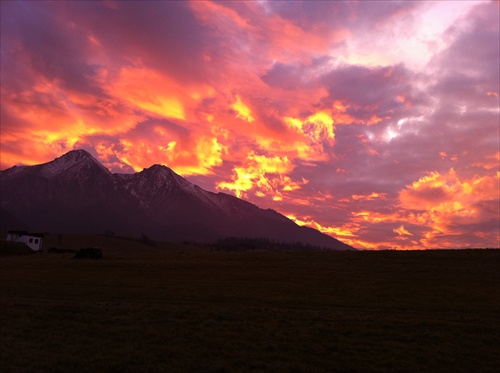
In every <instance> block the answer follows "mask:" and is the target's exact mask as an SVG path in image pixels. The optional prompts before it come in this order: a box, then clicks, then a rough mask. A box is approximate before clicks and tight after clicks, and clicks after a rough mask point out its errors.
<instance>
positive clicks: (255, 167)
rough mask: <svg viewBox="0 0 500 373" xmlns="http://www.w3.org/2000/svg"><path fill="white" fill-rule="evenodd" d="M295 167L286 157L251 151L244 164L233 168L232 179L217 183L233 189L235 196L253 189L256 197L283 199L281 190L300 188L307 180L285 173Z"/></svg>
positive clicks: (223, 187) (221, 187)
mask: <svg viewBox="0 0 500 373" xmlns="http://www.w3.org/2000/svg"><path fill="white" fill-rule="evenodd" d="M294 168H295V166H294V164H293V162H291V161H290V160H289V159H288V157H286V156H285V157H279V156H274V157H268V156H265V155H257V154H255V152H254V151H251V152H250V153H249V154H248V155H247V158H246V165H243V166H238V167H235V168H234V169H233V171H234V175H233V177H232V181H229V182H228V181H222V182H218V183H217V188H218V189H220V190H223V189H226V190H230V191H233V192H234V193H235V194H236V196H238V197H243V196H245V195H246V192H248V191H250V190H252V189H255V192H254V193H255V195H256V196H258V197H264V196H271V198H272V199H273V200H275V201H280V200H282V199H283V192H289V191H294V190H297V189H300V188H301V187H302V185H304V184H307V183H308V181H307V180H305V179H302V180H301V181H293V180H292V179H291V178H290V177H289V176H287V174H289V173H290V172H292V171H293V169H294Z"/></svg>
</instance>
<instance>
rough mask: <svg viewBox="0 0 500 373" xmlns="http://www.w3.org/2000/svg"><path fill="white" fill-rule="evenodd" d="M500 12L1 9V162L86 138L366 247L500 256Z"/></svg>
mask: <svg viewBox="0 0 500 373" xmlns="http://www.w3.org/2000/svg"><path fill="white" fill-rule="evenodd" d="M499 4H500V2H498V1H428V2H425V1H424V2H315V1H307V2H299V1H294V2H272V1H259V2H211V1H203V2H199V1H193V2H151V3H143V2H142V3H139V2H116V1H103V2H41V1H40V2H38V1H29V2H21V1H20V2H17V1H16V2H1V71H2V74H1V138H0V145H1V149H0V155H1V157H0V169H6V168H8V167H11V166H13V165H15V164H26V165H30V164H38V163H44V162H48V161H50V160H52V159H54V158H56V157H58V156H60V155H62V154H63V153H66V152H67V151H69V150H72V149H77V148H81V149H85V150H87V151H89V152H90V153H91V154H93V155H94V156H95V157H96V158H98V159H99V160H100V161H101V162H102V163H103V164H104V165H105V166H106V167H108V168H109V169H110V170H111V171H112V172H125V173H128V172H134V171H139V170H141V169H143V168H146V167H149V166H151V165H153V164H156V163H161V164H165V165H167V166H169V167H170V168H172V169H173V170H174V171H175V172H177V173H179V174H180V175H182V176H184V177H187V178H188V180H190V181H192V182H194V183H196V184H198V185H200V186H201V187H203V188H204V189H207V190H211V191H222V192H225V193H231V194H234V195H236V196H238V197H241V198H244V199H246V200H249V201H250V202H252V203H255V204H257V205H258V206H260V207H263V208H272V209H274V210H277V211H279V212H280V213H282V214H283V215H285V216H288V217H289V218H290V219H292V220H294V221H295V222H296V223H298V224H302V225H307V226H310V227H313V228H316V229H318V230H320V231H322V232H324V233H326V234H331V235H332V236H334V237H336V238H338V239H340V240H342V241H343V242H345V243H347V244H350V245H353V246H355V247H358V248H367V249H392V248H394V249H416V248H464V247H498V246H499V241H500V232H499V229H500V228H499V225H500V217H499V214H500V212H499V205H500V197H499V194H500V183H499V181H500V148H499V143H500V129H499V127H500V98H499V94H500V88H499V79H500V77H499V68H500V62H499V61H500V58H499V55H500V50H499V47H498V45H499V43H500V42H499V33H500V27H499V18H498V14H499V11H500V9H499V6H500V5H499Z"/></svg>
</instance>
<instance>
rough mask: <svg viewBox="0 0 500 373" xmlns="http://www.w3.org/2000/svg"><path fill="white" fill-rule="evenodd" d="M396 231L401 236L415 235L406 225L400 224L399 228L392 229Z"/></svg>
mask: <svg viewBox="0 0 500 373" xmlns="http://www.w3.org/2000/svg"><path fill="white" fill-rule="evenodd" d="M392 231H393V232H394V233H397V234H398V235H399V236H413V234H411V233H410V232H408V231H407V230H406V229H405V227H404V226H400V227H399V228H397V229H393V230H392Z"/></svg>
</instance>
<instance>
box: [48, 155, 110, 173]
mask: <svg viewBox="0 0 500 373" xmlns="http://www.w3.org/2000/svg"><path fill="white" fill-rule="evenodd" d="M94 165H95V166H98V167H99V168H100V169H101V170H102V171H103V172H104V173H106V174H109V175H111V172H110V171H109V170H108V169H107V168H106V167H104V166H103V165H102V164H101V163H100V162H99V161H98V160H96V159H95V158H94V157H92V155H90V153H88V152H87V151H85V150H81V149H80V150H72V151H70V152H68V153H66V154H64V155H63V156H61V157H59V158H56V159H54V160H53V161H52V162H48V163H44V164H42V165H40V174H41V175H42V176H44V177H47V178H51V177H54V176H57V175H59V174H60V173H62V172H65V171H67V170H69V169H70V168H76V169H81V168H84V167H85V166H88V167H93V166H94Z"/></svg>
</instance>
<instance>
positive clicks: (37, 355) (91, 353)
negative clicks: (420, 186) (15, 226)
mask: <svg viewBox="0 0 500 373" xmlns="http://www.w3.org/2000/svg"><path fill="white" fill-rule="evenodd" d="M45 244H46V247H49V246H50V245H53V246H57V245H59V246H60V247H65V248H77V247H81V246H101V247H102V249H103V254H104V259H102V260H75V259H72V255H71V254H47V253H45V254H36V255H25V256H9V257H2V258H0V302H1V304H0V306H1V307H0V316H1V330H0V332H1V334H0V335H1V340H0V353H1V361H0V363H1V366H0V370H1V371H2V372H69V371H73V372H90V371H94V372H497V371H500V353H499V352H500V351H499V347H498V346H500V318H499V315H500V286H499V285H500V250H465V251H428V252H425V251H416V252H309V253H305V252H293V253H291V252H224V251H208V250H202V249H196V248H189V247H182V246H173V245H168V244H159V245H157V246H156V247H151V246H148V245H145V244H143V243H141V242H139V241H133V240H125V239H120V238H113V237H99V236H64V237H56V236H54V237H50V236H49V237H47V239H46V240H45ZM47 245H49V246H47Z"/></svg>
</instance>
